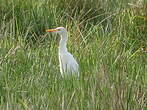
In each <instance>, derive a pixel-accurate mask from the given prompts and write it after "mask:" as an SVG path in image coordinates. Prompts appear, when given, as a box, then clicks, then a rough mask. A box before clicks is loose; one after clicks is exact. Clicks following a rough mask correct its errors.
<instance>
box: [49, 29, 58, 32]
mask: <svg viewBox="0 0 147 110" xmlns="http://www.w3.org/2000/svg"><path fill="white" fill-rule="evenodd" d="M57 31H58V29H47V30H46V32H57Z"/></svg>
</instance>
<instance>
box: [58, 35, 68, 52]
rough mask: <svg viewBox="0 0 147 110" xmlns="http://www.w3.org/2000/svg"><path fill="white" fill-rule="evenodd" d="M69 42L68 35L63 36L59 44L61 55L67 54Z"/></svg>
mask: <svg viewBox="0 0 147 110" xmlns="http://www.w3.org/2000/svg"><path fill="white" fill-rule="evenodd" d="M67 40H68V35H67V34H62V35H61V39H60V43H59V53H65V52H67V47H66V44H67Z"/></svg>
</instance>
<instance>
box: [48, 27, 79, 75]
mask: <svg viewBox="0 0 147 110" xmlns="http://www.w3.org/2000/svg"><path fill="white" fill-rule="evenodd" d="M47 32H56V33H58V34H59V35H60V36H61V39H60V43H59V64H60V72H61V75H62V76H64V75H68V74H72V75H73V74H76V75H78V76H79V70H78V68H79V66H78V63H77V61H76V60H75V59H74V57H73V55H72V54H71V53H69V52H68V50H67V47H66V44H67V40H68V34H67V30H66V29H65V28H64V27H58V28H56V29H49V30H47Z"/></svg>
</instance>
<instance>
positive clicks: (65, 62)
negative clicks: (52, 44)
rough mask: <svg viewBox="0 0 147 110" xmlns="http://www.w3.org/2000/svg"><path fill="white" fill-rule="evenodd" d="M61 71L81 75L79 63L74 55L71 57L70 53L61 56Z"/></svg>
mask: <svg viewBox="0 0 147 110" xmlns="http://www.w3.org/2000/svg"><path fill="white" fill-rule="evenodd" d="M60 60H61V65H60V66H62V67H61V69H62V71H64V72H68V73H79V72H78V63H77V62H76V60H75V59H74V57H73V55H71V54H70V53H66V54H63V55H61V58H60Z"/></svg>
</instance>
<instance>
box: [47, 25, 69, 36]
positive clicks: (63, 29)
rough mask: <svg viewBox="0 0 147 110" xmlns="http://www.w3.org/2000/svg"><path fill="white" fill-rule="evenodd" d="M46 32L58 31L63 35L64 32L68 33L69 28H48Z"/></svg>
mask: <svg viewBox="0 0 147 110" xmlns="http://www.w3.org/2000/svg"><path fill="white" fill-rule="evenodd" d="M46 32H54V33H57V34H59V35H63V34H66V33H67V30H66V28H64V27H57V28H55V29H47V30H46Z"/></svg>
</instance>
